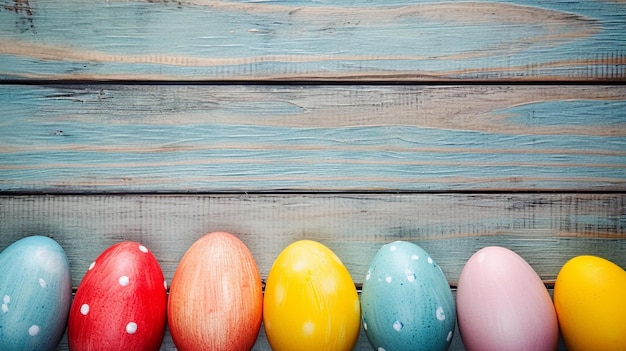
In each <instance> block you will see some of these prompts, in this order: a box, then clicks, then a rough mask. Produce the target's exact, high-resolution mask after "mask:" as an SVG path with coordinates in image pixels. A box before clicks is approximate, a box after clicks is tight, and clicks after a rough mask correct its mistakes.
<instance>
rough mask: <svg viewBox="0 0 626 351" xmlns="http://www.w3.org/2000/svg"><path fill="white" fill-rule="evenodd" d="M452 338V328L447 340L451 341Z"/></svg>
mask: <svg viewBox="0 0 626 351" xmlns="http://www.w3.org/2000/svg"><path fill="white" fill-rule="evenodd" d="M450 340H452V330H450V332H449V333H448V337H447V338H446V341H447V342H450Z"/></svg>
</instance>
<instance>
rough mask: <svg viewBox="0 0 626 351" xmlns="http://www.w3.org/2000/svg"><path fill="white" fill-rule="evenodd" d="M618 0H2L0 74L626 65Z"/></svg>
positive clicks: (580, 76)
mask: <svg viewBox="0 0 626 351" xmlns="http://www.w3.org/2000/svg"><path fill="white" fill-rule="evenodd" d="M625 32H626V6H625V5H624V3H623V2H621V1H594V0H580V1H566V0H558V1H536V0H501V1H497V2H487V1H473V2H448V1H433V2H426V3H423V2H416V1H406V0H392V1H385V2H384V3H383V4H381V3H380V2H375V1H351V0H346V1H320V2H308V1H299V0H291V1H281V2H247V1H210V0H180V1H175V2H170V1H139V0H137V1H92V2H84V1H77V0H73V1H56V0H27V1H17V0H15V1H10V0H4V1H3V2H2V3H0V57H1V58H2V59H1V60H0V79H51V80H58V79H63V80H66V79H80V80H84V79H87V80H92V79H96V80H110V79H113V80H117V79H119V80H129V79H130V80H240V79H245V80H268V79H271V80H301V79H307V80H335V79H351V80H361V81H368V80H387V79H389V80H393V81H398V80H411V81H428V80H462V81H464V80H468V81H469V80H475V79H479V80H516V81H520V80H522V81H523V80H529V79H530V80H582V81H584V80H589V79H609V80H624V78H626V55H625V54H624V52H626V51H625V49H626V42H625V41H624V40H623V33H625Z"/></svg>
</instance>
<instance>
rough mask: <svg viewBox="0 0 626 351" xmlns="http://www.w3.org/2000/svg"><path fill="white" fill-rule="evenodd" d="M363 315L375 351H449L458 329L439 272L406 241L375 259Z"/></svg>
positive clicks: (423, 253)
mask: <svg viewBox="0 0 626 351" xmlns="http://www.w3.org/2000/svg"><path fill="white" fill-rule="evenodd" d="M361 311H362V314H363V318H362V319H363V329H364V330H365V335H366V336H367V338H368V340H369V342H370V344H372V346H373V347H374V349H375V350H385V351H393V350H399V351H401V350H433V351H436V350H447V349H448V346H449V345H450V341H451V340H452V335H453V333H454V326H455V324H456V310H455V307H454V299H453V297H452V291H451V290H450V285H449V284H448V281H447V279H446V277H445V275H444V273H443V272H442V271H441V268H439V266H438V265H437V263H436V262H435V261H434V260H433V259H432V258H431V256H430V255H429V254H428V253H427V252H426V251H424V250H423V249H422V248H421V247H419V246H417V245H415V244H413V243H410V242H406V241H395V242H392V243H389V244H386V245H384V246H383V247H381V248H380V249H379V250H378V252H377V253H376V255H375V256H374V258H372V261H371V263H370V265H369V269H368V270H367V274H366V275H365V280H364V281H363V291H362V292H361Z"/></svg>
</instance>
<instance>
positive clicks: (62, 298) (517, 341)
mask: <svg viewBox="0 0 626 351" xmlns="http://www.w3.org/2000/svg"><path fill="white" fill-rule="evenodd" d="M0 268H1V271H0V299H1V301H0V302H2V304H1V310H0V350H54V349H55V348H56V346H57V344H58V343H59V341H60V339H61V337H62V335H63V332H64V331H65V328H66V325H67V332H68V343H69V347H70V349H71V350H158V349H159V347H160V345H161V342H162V339H163V335H164V331H165V325H166V323H168V325H169V328H170V333H171V336H172V339H173V341H174V344H175V345H176V347H177V348H178V349H179V350H250V349H251V348H252V347H253V345H254V343H255V340H256V338H257V335H258V332H259V330H260V327H261V322H262V321H263V324H264V327H265V331H266V335H267V338H268V341H269V343H270V346H271V347H272V349H273V350H350V349H352V348H353V347H354V345H355V343H356V340H357V337H358V334H359V330H360V327H361V325H362V327H363V329H364V331H365V334H366V336H367V338H368V340H369V341H370V343H371V344H372V346H373V347H374V349H376V350H379V351H382V350H387V351H390V350H446V349H447V348H448V347H449V345H450V341H451V339H452V336H453V334H454V328H455V322H456V321H457V318H458V324H459V328H460V332H461V337H462V339H463V342H464V344H465V347H466V348H467V349H468V350H554V349H556V347H557V342H558V335H559V325H560V329H561V333H562V335H563V338H564V341H565V343H566V346H567V348H568V349H569V350H625V349H626V295H625V294H626V272H625V271H624V270H623V269H622V268H620V267H619V266H617V265H615V264H613V263H612V262H610V261H607V260H605V259H602V258H599V257H594V256H579V257H575V258H573V259H572V260H570V261H569V262H567V263H566V264H565V265H564V266H563V267H562V269H561V271H560V272H559V275H558V277H557V281H556V284H555V288H554V304H553V302H552V299H551V298H550V296H549V294H548V292H547V290H546V288H545V286H544V284H543V283H542V281H541V279H540V278H539V277H538V275H537V274H536V273H535V271H534V270H533V269H532V268H531V266H530V265H529V264H528V263H527V262H526V261H525V260H524V259H523V258H522V257H520V256H519V255H517V254H516V253H514V252H513V251H511V250H508V249H506V248H502V247H487V248H483V249H481V250H479V251H478V252H476V253H475V254H474V255H473V256H472V257H471V258H470V259H469V260H468V261H467V263H466V264H465V266H464V268H463V270H462V272H461V275H460V277H459V281H458V290H457V299H456V305H455V301H454V299H453V296H452V293H451V290H450V287H449V285H448V281H447V279H446V277H445V276H444V273H443V272H442V271H441V269H440V268H439V266H438V265H437V263H436V262H435V260H434V259H433V258H432V257H431V256H430V255H429V254H428V253H427V252H426V251H424V250H423V249H422V248H420V247H419V246H417V245H415V244H412V243H409V242H405V241H396V242H392V243H388V244H386V245H384V246H383V247H381V248H380V250H379V251H378V252H377V253H376V255H375V256H374V257H373V259H372V261H371V264H370V266H369V269H368V271H367V274H366V276H365V277H364V281H363V287H362V292H361V298H360V300H359V296H358V294H357V290H356V288H355V285H354V283H353V280H352V279H351V277H350V274H349V273H348V271H347V269H346V268H345V266H344V265H343V263H342V262H341V260H340V259H339V258H338V257H337V256H336V255H335V254H334V253H333V252H332V251H331V250H330V249H328V248H327V247H326V246H324V245H322V244H320V243H318V242H314V241H310V240H302V241H297V242H295V243H293V244H291V245H289V246H288V247H287V248H285V249H284V250H283V252H282V253H281V254H280V255H279V256H278V257H277V258H276V260H275V262H274V264H273V266H272V268H271V270H270V272H269V274H268V277H267V280H266V284H265V290H264V291H263V285H262V281H261V277H260V275H259V271H258V268H257V266H256V263H255V260H254V258H253V256H252V254H251V253H250V251H249V250H248V248H247V247H246V246H245V244H244V243H243V242H241V241H240V240H239V239H238V238H236V237H235V236H233V235H231V234H228V233H210V234H207V235H204V236H203V237H201V238H200V239H198V240H197V241H196V242H195V243H194V244H193V245H192V246H191V247H190V248H189V250H188V251H187V252H186V253H185V255H184V256H183V258H182V259H181V261H180V262H179V265H178V268H177V269H176V272H175V274H174V277H173V280H172V283H171V286H170V295H169V298H168V297H167V288H168V286H167V283H166V282H165V279H164V277H163V273H162V271H161V268H160V266H159V264H158V262H157V260H156V258H155V257H154V256H153V254H152V253H151V252H150V250H149V249H148V248H147V247H145V246H143V245H141V244H139V243H136V242H121V243H118V244H115V245H113V246H111V247H109V248H108V249H107V250H105V251H104V252H103V253H102V254H101V255H100V256H98V257H97V258H96V259H95V261H94V262H93V263H92V264H91V265H90V266H89V268H88V270H87V272H86V274H85V275H84V277H83V279H82V281H81V283H80V285H79V287H78V289H77V291H76V294H75V297H74V299H73V301H72V299H71V294H72V287H71V279H70V271H69V264H68V260H67V257H66V255H65V253H64V251H63V249H62V248H61V246H59V245H58V244H57V243H56V242H55V241H54V240H52V239H49V238H47V237H42V236H31V237H26V238H24V239H21V240H19V241H17V242H15V243H13V244H12V245H11V246H9V247H8V248H6V249H5V250H4V251H3V252H2V253H0ZM557 317H558V318H557Z"/></svg>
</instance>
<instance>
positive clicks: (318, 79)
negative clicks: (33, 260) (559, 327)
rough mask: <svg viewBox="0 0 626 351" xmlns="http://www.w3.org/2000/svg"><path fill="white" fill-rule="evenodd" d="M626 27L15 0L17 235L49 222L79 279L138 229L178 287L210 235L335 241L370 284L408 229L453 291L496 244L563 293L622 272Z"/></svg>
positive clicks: (426, 11) (11, 188)
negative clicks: (565, 280)
mask: <svg viewBox="0 0 626 351" xmlns="http://www.w3.org/2000/svg"><path fill="white" fill-rule="evenodd" d="M625 35H626V4H625V3H624V2H622V1H608V0H607V1H595V0H580V1H565V0H556V1H547V0H498V1H489V2H487V1H471V2H447V1H429V2H422V1H419V0H414V1H408V0H387V1H372V0H361V1H357V0H340V1H329V0H320V1H314V2H313V1H304V0H289V1H281V2H272V1H267V2H257V1H209V0H189V1H184V0H181V1H141V0H130V1H125V0H124V1H123V0H109V1H98V0H94V1H88V2H85V1H77V0H68V1H58V0H13V1H10V0H1V1H0V106H1V108H0V250H2V249H4V248H5V247H7V246H8V245H10V244H11V243H12V242H14V241H15V240H18V239H19V238H22V237H25V236H27V235H33V234H40V235H48V236H50V237H53V238H54V239H56V240H57V241H58V242H59V243H60V244H61V245H62V246H63V247H64V248H65V250H66V252H67V254H68V257H69V259H70V265H71V269H72V280H73V285H74V288H76V287H77V286H78V284H79V283H80V280H81V279H82V276H83V274H84V272H85V271H86V268H87V267H88V265H89V263H90V262H91V261H93V259H94V258H95V257H96V256H97V255H98V254H99V253H100V252H102V250H104V249H105V248H106V247H108V246H110V245H112V244H114V243H116V242H118V241H121V240H136V241H140V242H142V243H143V244H145V245H146V246H148V247H149V248H150V249H151V250H152V251H153V252H154V253H155V255H156V257H157V259H158V260H159V261H160V263H161V265H162V268H163V270H164V274H165V276H166V279H167V280H168V282H169V281H171V278H172V275H173V272H174V270H175V269H176V266H177V263H178V261H179V260H180V258H181V257H182V255H183V254H184V252H185V251H186V249H187V248H188V247H189V246H190V245H191V243H193V242H194V241H195V240H196V239H197V238H198V237H199V236H200V235H202V234H204V233H207V232H210V231H216V230H224V231H229V232H232V233H233V234H236V235H237V236H239V237H240V238H241V239H242V240H243V241H244V242H245V243H246V244H247V245H248V246H249V247H250V249H251V251H252V253H253V254H254V256H255V258H256V260H257V263H258V264H259V268H260V270H261V275H262V277H263V278H265V277H266V276H267V272H268V271H269V268H270V267H271V264H272V262H273V260H274V259H275V257H276V256H277V255H278V253H279V252H280V251H281V250H282V249H283V248H284V247H286V246H287V245H288V244H289V243H291V242H293V241H295V240H298V239H303V238H308V239H313V240H318V241H320V242H322V243H324V244H326V245H328V246H329V247H330V248H331V249H333V250H334V251H335V252H336V253H337V254H338V256H339V257H340V258H341V259H342V260H343V261H344V263H345V264H346V266H347V268H348V270H349V271H350V273H351V275H352V277H353V279H354V281H355V284H356V285H357V287H359V286H360V284H361V282H362V277H363V276H364V274H365V271H366V269H367V265H368V264H369V260H370V259H371V257H373V255H374V253H375V252H376V250H377V249H378V248H379V247H380V246H382V245H383V244H384V243H386V242H388V241H392V240H400V239H402V240H409V241H412V242H415V243H417V244H418V245H420V246H422V247H423V248H424V249H426V250H427V251H428V252H429V253H430V254H431V255H432V256H433V258H435V259H436V260H437V261H438V263H439V264H440V266H441V267H442V269H443V270H444V272H445V274H446V276H447V278H448V280H449V282H450V285H451V287H452V288H453V289H454V288H455V286H456V282H457V279H458V276H459V273H460V271H461V269H462V267H463V265H464V264H465V262H466V260H467V259H468V258H469V257H470V256H471V254H472V253H473V252H475V251H476V250H478V249H480V248H482V247H484V246H488V245H502V246H505V247H508V248H511V249H513V250H515V251H516V252H518V253H520V254H521V255H522V256H523V257H524V258H525V259H526V260H528V262H529V263H530V264H531V265H532V266H533V268H534V269H535V270H536V271H537V272H538V274H539V275H540V276H541V278H542V279H543V281H544V283H545V284H546V286H547V288H548V289H549V290H550V291H551V287H552V284H553V283H554V280H555V278H556V274H557V273H558V270H559V269H560V267H561V266H562V265H563V264H564V263H565V262H566V261H567V260H568V259H569V258H571V257H573V256H576V255H580V254H594V255H599V256H602V257H605V258H607V259H610V260H612V261H614V262H615V263H617V264H618V265H620V266H621V267H626V229H625V228H626V206H625V202H626V88H625V86H624V85H623V83H624V81H625V80H626V54H625V52H626V50H625V49H626V40H625V38H626V37H625ZM58 349H59V350H67V349H68V345H67V340H66V339H64V340H63V341H62V342H61V344H60V345H59V348H58ZM173 349H175V347H174V345H173V343H172V341H171V338H170V337H169V334H168V335H166V338H165V340H164V342H163V345H162V350H173ZM355 349H357V350H371V347H370V346H369V344H368V342H367V339H366V338H365V336H364V333H363V331H361V335H360V337H359V341H358V344H357V346H356V347H355ZM463 349H464V348H463V344H462V340H461V337H460V336H459V333H458V330H457V332H456V333H455V336H454V338H453V342H452V347H451V350H455V351H457V350H463ZM564 349H565V348H564V346H563V344H562V343H561V344H559V350H564ZM255 350H269V345H268V343H267V340H266V338H265V335H264V333H263V330H261V334H260V336H259V339H258V341H257V344H256V345H255Z"/></svg>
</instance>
